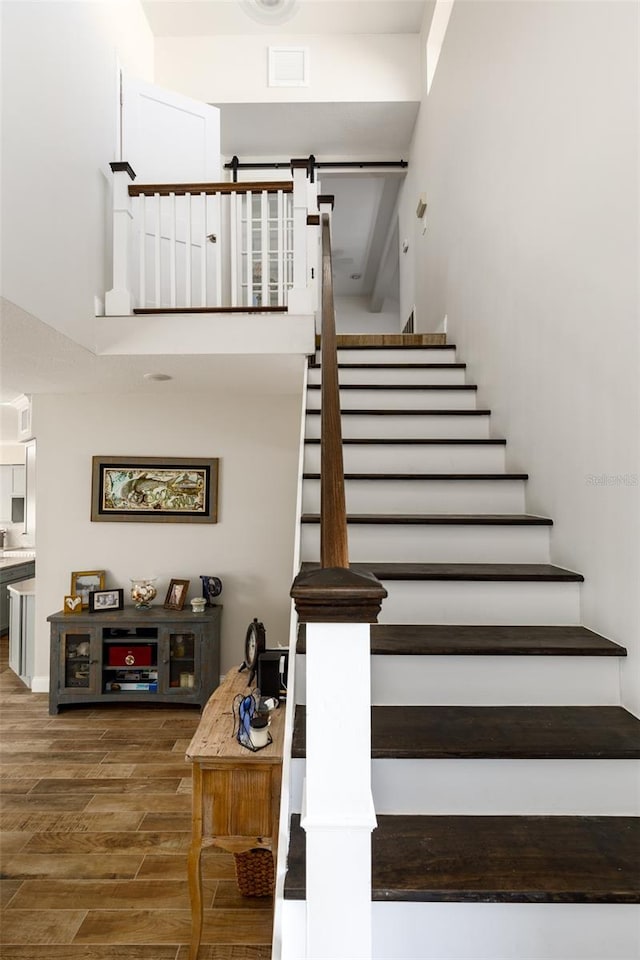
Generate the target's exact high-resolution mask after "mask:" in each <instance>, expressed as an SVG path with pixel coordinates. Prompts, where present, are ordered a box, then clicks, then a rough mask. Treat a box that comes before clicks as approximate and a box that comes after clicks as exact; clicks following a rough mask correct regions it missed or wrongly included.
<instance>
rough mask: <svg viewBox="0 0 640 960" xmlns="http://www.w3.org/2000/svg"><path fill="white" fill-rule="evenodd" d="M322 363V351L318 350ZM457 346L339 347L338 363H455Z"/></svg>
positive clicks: (317, 359)
mask: <svg viewBox="0 0 640 960" xmlns="http://www.w3.org/2000/svg"><path fill="white" fill-rule="evenodd" d="M315 359H316V363H320V361H321V354H320V351H319V350H318V351H316V357H315ZM455 362H456V348H455V347H444V348H443V347H375V348H367V349H366V350H358V349H355V348H350V347H338V363H455Z"/></svg>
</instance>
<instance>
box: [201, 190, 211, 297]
mask: <svg viewBox="0 0 640 960" xmlns="http://www.w3.org/2000/svg"><path fill="white" fill-rule="evenodd" d="M200 201H201V203H202V246H201V247H200V306H201V307H206V305H207V244H208V243H209V241H208V240H207V195H206V193H201V194H200Z"/></svg>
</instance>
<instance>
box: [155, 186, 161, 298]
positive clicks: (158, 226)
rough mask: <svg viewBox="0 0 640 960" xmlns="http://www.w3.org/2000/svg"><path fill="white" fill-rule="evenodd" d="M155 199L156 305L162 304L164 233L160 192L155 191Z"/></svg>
mask: <svg viewBox="0 0 640 960" xmlns="http://www.w3.org/2000/svg"><path fill="white" fill-rule="evenodd" d="M153 197H154V200H155V202H156V227H155V234H154V237H153V244H154V274H155V275H154V278H153V279H154V287H155V295H154V296H155V306H156V307H159V306H161V303H160V299H161V297H160V235H161V233H162V225H161V222H160V194H159V193H154V195H153Z"/></svg>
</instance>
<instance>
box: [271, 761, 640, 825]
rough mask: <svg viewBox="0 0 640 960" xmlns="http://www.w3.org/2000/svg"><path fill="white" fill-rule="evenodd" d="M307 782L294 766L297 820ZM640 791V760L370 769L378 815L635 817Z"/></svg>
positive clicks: (404, 764) (399, 764)
mask: <svg viewBox="0 0 640 960" xmlns="http://www.w3.org/2000/svg"><path fill="white" fill-rule="evenodd" d="M304 776H305V760H304V759H295V760H293V761H292V765H291V781H290V797H291V812H292V813H299V812H300V811H301V809H302V806H301V804H302V789H303V787H302V785H303V781H304ZM639 783H640V761H638V760H608V759H604V760H494V759H478V760H458V759H451V760H417V759H414V760H372V761H371V787H372V792H373V800H374V804H375V808H376V813H377V814H379V815H382V814H416V815H423V816H426V815H430V816H447V815H448V816H527V815H528V816H565V817H570V816H574V817H579V816H594V817H595V816H601V817H613V816H615V817H634V816H638V814H639V813H640V797H639V792H640V791H639V786H638V784H639ZM471 784H472V785H473V787H472V788H470V785H471Z"/></svg>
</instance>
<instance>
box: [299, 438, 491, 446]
mask: <svg viewBox="0 0 640 960" xmlns="http://www.w3.org/2000/svg"><path fill="white" fill-rule="evenodd" d="M304 442H305V443H320V439H319V438H313V437H312V438H310V439H308V438H307V437H305V441H304ZM506 442H507V441H506V440H505V439H504V438H501V437H489V438H486V437H451V438H449V437H433V438H429V439H426V440H425V439H422V438H416V437H403V438H400V439H398V438H397V437H382V438H368V437H356V438H346V439H343V440H342V446H343V447H346V446H357V445H361V446H371V445H372V444H376V443H377V444H385V445H387V446H394V445H395V446H398V445H404V446H406V445H408V444H411V445H413V446H421V445H422V446H436V445H437V444H440V446H443V445H444V446H456V445H457V446H463V447H464V446H505V445H506Z"/></svg>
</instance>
